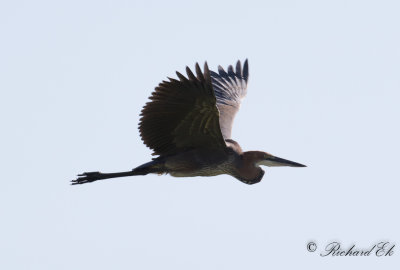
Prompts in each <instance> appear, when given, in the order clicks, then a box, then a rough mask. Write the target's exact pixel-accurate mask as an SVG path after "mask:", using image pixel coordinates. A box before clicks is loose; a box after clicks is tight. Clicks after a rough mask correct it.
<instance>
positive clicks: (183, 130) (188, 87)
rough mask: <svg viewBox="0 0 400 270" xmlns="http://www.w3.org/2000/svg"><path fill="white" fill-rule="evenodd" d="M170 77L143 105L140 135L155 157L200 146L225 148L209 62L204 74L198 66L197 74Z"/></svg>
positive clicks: (189, 73)
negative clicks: (176, 77) (175, 77)
mask: <svg viewBox="0 0 400 270" xmlns="http://www.w3.org/2000/svg"><path fill="white" fill-rule="evenodd" d="M186 73H187V76H188V78H186V77H185V76H183V75H182V74H180V73H179V72H177V73H176V74H177V75H178V78H179V80H175V79H171V78H168V79H169V81H163V82H162V83H160V84H159V85H158V87H156V89H155V91H154V92H153V93H152V95H151V96H150V100H151V101H150V102H148V103H146V105H145V106H144V108H143V110H142V113H141V116H142V117H141V119H140V123H139V131H140V136H141V138H142V140H143V142H144V143H145V144H146V145H147V146H148V147H150V148H151V149H152V150H153V151H154V153H153V155H170V154H175V153H177V152H182V151H185V150H189V149H191V148H197V147H212V148H220V149H222V148H225V147H226V144H225V141H224V138H223V136H222V134H221V129H220V125H219V112H218V109H217V105H216V98H215V95H214V92H213V88H212V83H211V77H210V71H209V69H208V66H207V63H205V65H204V73H203V72H202V71H201V70H200V67H199V65H198V64H197V63H196V75H197V76H195V75H194V74H193V73H192V71H191V70H190V69H189V68H188V67H186Z"/></svg>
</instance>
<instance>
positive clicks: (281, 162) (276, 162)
mask: <svg viewBox="0 0 400 270" xmlns="http://www.w3.org/2000/svg"><path fill="white" fill-rule="evenodd" d="M259 164H261V165H265V166H269V167H278V166H290V167H307V166H306V165H303V164H300V163H297V162H293V161H290V160H287V159H283V158H279V157H275V156H269V157H268V158H266V159H265V160H263V161H261V162H260V163H259Z"/></svg>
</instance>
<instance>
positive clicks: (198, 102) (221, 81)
mask: <svg viewBox="0 0 400 270" xmlns="http://www.w3.org/2000/svg"><path fill="white" fill-rule="evenodd" d="M195 68H196V69H195V70H196V75H194V74H193V72H192V71H191V70H190V69H189V68H188V67H186V73H187V77H185V76H184V75H182V74H181V73H179V72H177V73H176V74H177V76H178V78H179V80H176V79H172V78H168V79H169V80H168V81H163V82H161V83H160V84H159V85H158V86H157V87H156V89H155V91H154V92H153V93H152V95H151V96H150V100H151V101H150V102H148V103H146V105H145V106H144V108H143V110H142V113H141V116H142V117H141V119H140V123H139V131H140V136H141V138H142V140H143V142H144V143H145V144H146V145H147V146H148V147H149V148H151V149H152V150H153V152H154V153H153V155H156V156H158V157H156V158H154V159H153V161H150V162H148V163H146V164H143V165H141V166H139V167H137V168H135V169H133V170H132V171H128V172H121V173H109V174H104V173H100V172H91V173H84V174H81V175H79V176H80V177H79V178H78V179H76V180H73V181H72V184H83V183H88V182H93V181H96V180H100V179H107V178H114V177H122V176H131V175H146V174H148V173H158V174H163V173H169V174H170V175H172V176H175V177H190V176H215V175H220V174H228V175H231V176H233V177H235V178H237V179H238V180H240V181H242V182H244V183H246V184H254V183H258V182H260V181H261V179H262V177H263V175H264V171H263V170H262V169H261V168H260V165H266V166H292V167H305V166H304V165H302V164H299V163H295V162H292V161H289V160H285V159H281V158H278V157H275V156H273V155H270V154H268V153H265V152H260V151H249V152H243V151H242V149H241V147H240V146H239V144H238V143H237V142H235V141H234V140H232V139H231V133H232V124H233V120H234V117H235V115H236V113H237V112H238V110H239V108H240V103H241V100H242V98H243V97H244V96H245V95H246V93H247V82H248V78H249V68H248V62H247V60H246V61H245V62H244V65H243V66H242V65H241V63H240V61H238V62H237V64H236V69H234V68H233V67H232V66H229V67H228V70H227V71H225V70H224V69H223V68H222V67H221V66H219V67H218V73H216V72H213V71H209V69H208V66H207V63H205V65H204V69H203V72H202V71H201V69H200V67H199V65H198V64H197V63H196V66H195Z"/></svg>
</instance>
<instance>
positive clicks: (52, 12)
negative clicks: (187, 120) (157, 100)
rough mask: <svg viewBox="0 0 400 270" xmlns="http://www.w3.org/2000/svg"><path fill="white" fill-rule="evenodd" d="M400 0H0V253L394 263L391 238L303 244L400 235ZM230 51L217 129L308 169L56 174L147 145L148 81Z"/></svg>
mask: <svg viewBox="0 0 400 270" xmlns="http://www.w3.org/2000/svg"><path fill="white" fill-rule="evenodd" d="M399 14H400V4H399V2H398V1H232V0H230V1H208V0H207V1H193V2H191V1H115V0H113V1H4V0H3V1H1V2H0V35H1V36H0V39H1V40H0V90H1V98H0V118H1V119H0V120H1V142H0V144H1V145H0V146H1V151H0V158H1V160H0V164H1V188H0V211H1V212H0V218H1V220H0V268H1V269H8V270H11V269H41V270H43V269H98V270H100V269H232V270H233V269H294V268H302V269H305V268H307V269H378V268H379V269H396V267H398V266H399V265H400V254H399V253H400V250H399V249H398V248H399V247H397V246H396V247H395V253H394V255H393V256H392V257H386V258H382V257H381V258H377V257H376V256H372V255H371V256H370V257H326V258H322V257H321V256H319V252H320V251H321V250H322V249H323V248H324V246H325V245H326V244H328V243H329V242H331V241H339V242H341V243H342V246H343V247H344V248H348V247H350V246H351V245H352V244H356V246H357V247H358V248H361V249H368V248H370V247H371V246H373V245H374V244H376V243H378V242H380V241H390V242H391V243H393V244H396V243H398V244H400V241H399V237H400V232H399V228H400V219H399V211H398V208H399V203H400V199H399V181H400V178H399V164H398V163H399V155H398V153H399V151H400V144H399V138H400V129H399V116H400V109H399V104H400V95H399V90H400V79H399V74H400V64H399V63H400V27H399V26H400V16H399ZM246 58H248V59H249V63H250V82H249V89H248V96H247V98H246V99H245V100H244V102H243V103H242V109H241V111H240V112H239V114H238V116H237V118H236V121H235V125H234V130H233V138H234V139H235V140H237V141H238V142H239V143H240V144H241V146H242V148H243V149H245V150H264V151H267V152H270V153H272V154H274V155H277V156H279V157H282V158H286V159H290V160H293V161H296V162H300V163H303V164H306V165H308V167H307V168H266V169H267V172H266V174H265V176H264V179H263V180H262V182H261V183H259V184H257V185H252V186H248V185H245V184H243V183H241V182H239V181H237V180H235V179H234V178H232V177H229V176H218V177H212V178H180V179H178V178H172V177H170V176H156V175H150V176H146V177H131V178H122V179H115V180H108V181H103V182H96V183H93V184H88V185H82V186H70V185H69V181H70V180H71V179H73V178H74V177H75V175H76V174H78V173H81V172H84V171H97V170H100V171H103V172H112V171H120V170H129V169H132V168H133V167H136V166H138V165H140V164H142V163H144V162H147V161H149V160H150V158H151V156H150V153H151V152H150V150H149V149H148V148H146V147H145V146H144V145H143V144H142V142H141V140H140V137H139V133H138V130H137V124H138V121H139V113H140V111H141V108H142V106H143V105H144V104H145V103H146V102H147V101H148V99H147V98H148V96H149V95H150V93H151V92H152V90H153V89H154V87H155V86H156V85H157V84H158V83H159V82H160V81H162V80H164V79H165V78H166V77H167V76H172V77H174V76H175V75H174V74H175V71H176V70H179V71H184V68H185V66H186V65H188V66H190V67H193V66H194V64H195V62H199V63H201V64H203V63H204V61H208V64H209V66H210V68H211V69H214V70H215V69H216V68H217V66H218V65H222V66H224V67H227V66H228V65H229V64H235V63H236V61H237V60H238V59H240V60H242V61H243V60H244V59H246ZM309 241H315V242H316V243H317V245H318V249H317V251H316V252H315V253H310V252H308V251H307V249H306V245H307V243H308V242H309ZM397 269H398V268H397Z"/></svg>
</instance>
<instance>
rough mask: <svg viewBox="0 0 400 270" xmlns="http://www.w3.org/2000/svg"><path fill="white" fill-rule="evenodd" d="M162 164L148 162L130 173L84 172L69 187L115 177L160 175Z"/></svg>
mask: <svg viewBox="0 0 400 270" xmlns="http://www.w3.org/2000/svg"><path fill="white" fill-rule="evenodd" d="M162 164H163V163H162V162H160V161H156V160H154V161H150V162H148V163H145V164H143V165H141V166H139V167H136V168H135V169H133V170H132V171H128V172H117V173H101V172H85V173H82V174H78V178H77V179H75V180H72V181H71V185H80V184H86V183H91V182H94V181H97V180H103V179H109V178H116V177H126V176H133V175H146V174H149V173H160V172H164V169H163V166H162Z"/></svg>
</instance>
